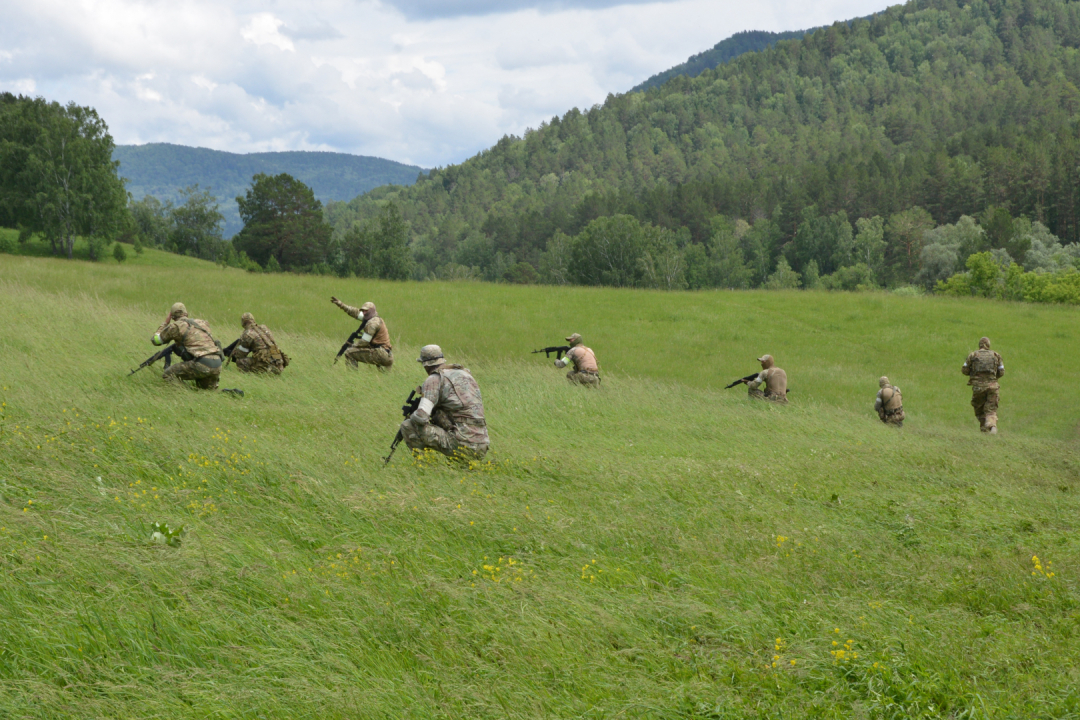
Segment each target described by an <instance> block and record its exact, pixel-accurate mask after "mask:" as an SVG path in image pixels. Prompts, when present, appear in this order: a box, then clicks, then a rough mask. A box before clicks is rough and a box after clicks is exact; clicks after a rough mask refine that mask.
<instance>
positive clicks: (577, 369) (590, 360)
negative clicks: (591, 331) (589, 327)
mask: <svg viewBox="0 0 1080 720" xmlns="http://www.w3.org/2000/svg"><path fill="white" fill-rule="evenodd" d="M566 342H568V343H570V350H568V351H567V353H566V355H565V356H564V357H563V358H562V359H561V360H556V361H555V367H557V368H560V369H562V368H564V367H566V366H567V365H569V364H570V363H573V364H574V369H573V370H571V371H570V372H568V373H566V379H567V380H569V381H570V382H572V383H577V384H579V385H584V386H586V387H600V366H599V365H598V364H597V362H596V354H595V353H593V351H592V349H590V348H587V347H585V346H584V345H582V344H581V335H580V334H579V333H574V334H573V335H571V336H570V337H568V338H566Z"/></svg>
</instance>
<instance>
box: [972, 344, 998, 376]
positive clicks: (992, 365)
mask: <svg viewBox="0 0 1080 720" xmlns="http://www.w3.org/2000/svg"><path fill="white" fill-rule="evenodd" d="M997 369H998V359H997V354H996V353H994V351H993V350H976V351H975V357H973V358H972V359H971V372H972V374H973V375H982V374H984V373H985V374H990V375H997Z"/></svg>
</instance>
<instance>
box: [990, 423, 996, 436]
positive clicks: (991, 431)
mask: <svg viewBox="0 0 1080 720" xmlns="http://www.w3.org/2000/svg"><path fill="white" fill-rule="evenodd" d="M988 432H989V433H990V434H991V435H997V426H996V425H994V426H993V427H991V428H990V430H988Z"/></svg>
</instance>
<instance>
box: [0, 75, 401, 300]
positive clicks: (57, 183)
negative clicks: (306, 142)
mask: <svg viewBox="0 0 1080 720" xmlns="http://www.w3.org/2000/svg"><path fill="white" fill-rule="evenodd" d="M113 149H114V143H113V138H112V136H111V135H110V134H109V132H108V126H107V125H106V123H105V122H104V120H102V119H101V118H100V117H99V116H98V114H97V112H96V111H95V110H94V109H93V108H88V107H80V106H78V105H76V104H74V103H70V104H68V105H61V104H60V103H57V102H49V101H47V100H45V99H44V98H30V97H24V96H21V95H20V96H16V95H13V94H11V93H2V94H0V227H12V228H18V229H19V241H20V242H27V241H28V240H29V239H30V238H31V237H33V236H39V237H43V238H44V239H45V240H46V242H47V243H48V244H49V247H50V249H51V251H52V253H53V254H54V255H65V256H67V257H68V258H70V257H72V255H73V251H74V247H75V241H76V239H77V238H82V239H84V240H85V241H86V242H87V243H88V246H89V250H90V252H89V255H90V258H91V259H93V260H99V259H101V258H102V257H104V256H105V255H106V249H107V248H108V247H109V246H111V245H112V244H113V242H114V240H120V241H123V242H127V243H131V244H133V245H134V249H135V251H136V252H141V251H142V248H143V247H155V248H159V249H162V250H166V251H168V252H173V253H178V254H182V255H189V256H192V257H197V258H201V259H204V260H210V261H213V262H217V263H219V264H222V265H230V266H234V267H241V268H245V269H248V270H251V271H262V270H266V271H271V272H273V271H281V270H288V271H294V272H315V273H336V274H339V275H344V276H347V275H360V276H364V277H379V278H390V279H404V278H407V277H409V275H410V273H411V269H412V258H411V255H410V253H409V250H408V247H407V239H406V226H405V223H404V220H403V219H402V217H401V215H400V213H399V212H398V211H397V208H396V206H395V205H394V204H392V203H390V204H388V205H387V206H386V207H384V208H382V210H381V211H380V212H379V213H378V214H377V215H376V216H375V217H373V218H372V219H371V220H370V221H368V222H357V223H354V224H353V225H352V226H351V227H349V228H348V229H346V230H345V231H343V232H340V233H338V234H337V236H335V235H334V232H333V229H332V228H331V226H330V225H329V224H328V223H327V221H326V219H325V217H324V213H323V206H322V203H321V202H320V201H319V200H318V199H317V198H316V197H315V194H314V192H313V191H312V189H311V188H310V187H308V186H307V185H306V184H304V183H303V182H301V181H299V180H297V179H296V178H294V177H292V176H291V175H289V174H287V173H281V174H278V175H270V174H264V173H259V174H256V175H254V176H253V177H252V180H251V185H250V186H249V188H248V189H247V191H246V192H245V193H244V194H243V195H241V196H239V197H237V198H236V201H237V204H238V205H239V208H240V216H241V218H242V220H243V223H244V224H243V228H242V229H241V231H240V232H239V233H237V234H236V235H235V236H234V237H233V238H232V239H231V240H229V239H225V238H224V237H223V236H222V224H223V221H224V217H223V215H222V213H221V211H220V209H219V207H218V202H217V199H216V198H215V197H214V196H213V194H212V193H211V191H210V190H209V189H200V188H199V186H198V185H191V186H189V187H187V188H185V189H184V190H182V191H181V192H180V201H179V202H176V203H174V202H172V201H170V200H166V201H161V200H159V199H157V198H155V197H153V196H151V195H146V196H144V197H143V198H142V199H140V200H134V199H133V198H131V197H130V196H129V194H128V193H127V191H126V190H125V189H124V182H125V181H124V180H123V178H122V177H121V176H120V167H119V163H118V162H116V161H114V160H113V159H112V155H113ZM113 256H114V257H116V259H118V260H122V259H123V258H125V257H126V251H125V250H124V249H123V247H121V246H120V245H116V246H115V247H114V249H113Z"/></svg>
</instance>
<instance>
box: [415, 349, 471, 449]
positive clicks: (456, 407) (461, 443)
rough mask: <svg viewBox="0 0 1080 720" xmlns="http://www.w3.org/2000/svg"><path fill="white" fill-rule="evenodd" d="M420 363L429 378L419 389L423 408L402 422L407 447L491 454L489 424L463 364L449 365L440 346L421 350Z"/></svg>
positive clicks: (469, 374)
mask: <svg viewBox="0 0 1080 720" xmlns="http://www.w3.org/2000/svg"><path fill="white" fill-rule="evenodd" d="M417 362H418V363H420V364H422V365H423V366H424V369H425V370H427V372H428V377H427V380H425V381H424V384H423V385H422V386H421V387H420V395H421V398H420V407H419V408H417V410H416V412H414V413H413V414H412V416H411V417H409V418H407V419H406V420H405V421H404V422H403V423H401V437H402V438H403V439H404V440H405V444H406V445H408V446H409V447H410V448H412V449H413V450H423V449H426V448H432V449H433V450H438V451H439V452H441V453H442V454H443V455H446V456H449V457H460V458H468V459H480V458H482V457H483V456H484V454H485V453H487V451H488V432H487V422H486V421H485V420H484V400H483V398H481V397H480V387H479V386H478V385H477V384H476V380H474V379H473V376H472V373H470V372H469V371H468V370H467V369H465V368H464V367H462V366H461V365H446V364H445V363H446V360H445V359H444V358H443V353H442V350H441V349H440V348H439V346H438V345H425V346H424V347H423V348H421V350H420V357H419V359H417Z"/></svg>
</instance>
